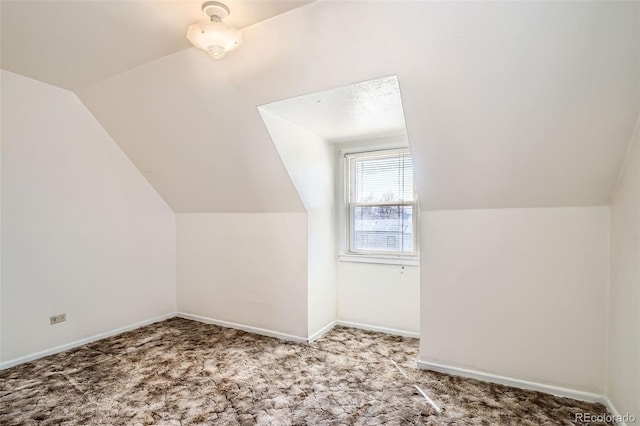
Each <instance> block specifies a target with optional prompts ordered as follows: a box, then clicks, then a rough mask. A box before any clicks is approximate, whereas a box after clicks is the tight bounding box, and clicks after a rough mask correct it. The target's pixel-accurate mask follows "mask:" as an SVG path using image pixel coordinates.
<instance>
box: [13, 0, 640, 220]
mask: <svg viewBox="0 0 640 426" xmlns="http://www.w3.org/2000/svg"><path fill="white" fill-rule="evenodd" d="M15 3H16V4H14V2H6V1H3V2H2V3H1V5H2V66H3V68H5V69H8V70H10V71H14V72H17V73H20V74H24V75H27V76H30V77H33V78H37V79H41V80H43V81H46V82H49V83H52V84H56V85H60V86H63V87H67V88H71V89H73V90H74V91H75V92H76V94H77V95H78V96H79V98H80V99H81V100H82V101H83V102H84V104H85V105H86V106H87V107H88V108H89V109H90V111H91V112H92V113H93V115H94V116H95V117H96V118H97V119H98V120H99V121H100V122H101V124H102V125H103V127H104V128H105V129H106V131H107V132H108V133H109V134H110V135H111V136H112V137H113V139H114V140H115V141H116V142H117V143H118V144H119V145H120V146H121V147H122V149H123V150H124V151H125V152H126V153H127V155H128V156H129V158H131V160H132V161H133V162H134V163H135V164H136V166H137V167H138V168H139V169H140V170H141V171H142V172H143V173H144V174H145V175H146V176H147V178H148V179H149V181H150V182H151V183H152V184H153V185H154V187H155V188H156V189H157V190H158V192H159V193H160V194H161V195H162V196H163V197H164V198H165V200H167V202H168V203H169V204H170V205H171V207H172V208H173V209H174V210H175V211H176V212H270V211H302V210H303V207H302V203H301V202H300V200H299V199H298V196H297V194H296V191H295V189H294V188H293V185H292V184H291V182H290V180H289V178H288V176H287V173H286V171H285V169H284V167H283V165H282V163H281V160H280V158H279V157H278V154H277V152H276V150H275V148H274V146H273V143H272V141H271V140H270V138H269V134H268V132H267V131H266V129H265V127H264V124H263V122H262V120H261V119H260V115H259V113H258V109H257V107H258V106H259V105H264V104H267V103H271V102H275V101H280V100H283V99H287V98H293V97H296V96H300V95H304V94H309V93H313V92H318V91H323V90H326V89H331V88H336V87H340V86H345V85H348V84H352V83H356V82H361V81H367V80H372V79H375V78H380V77H384V76H390V75H394V76H397V78H398V82H399V85H400V90H401V92H402V103H403V105H402V107H403V110H404V114H405V122H406V128H407V133H408V138H409V143H410V145H411V150H412V153H413V156H414V164H415V168H416V177H417V182H418V190H419V195H420V203H421V207H422V208H423V209H431V210H433V209H470V208H503V207H554V206H581V205H602V204H607V203H608V201H609V197H610V195H611V191H612V189H613V187H614V185H615V182H616V179H617V175H618V172H619V170H620V166H621V164H622V162H623V159H624V156H625V153H626V150H627V147H628V144H629V141H630V138H631V135H632V133H633V129H634V126H635V124H636V121H637V120H638V115H639V113H640V67H639V64H640V3H639V2H421V1H415V2H384V1H381V2H379V1H375V2H373V1H372V2H369V1H362V2H360V1H358V2H356V1H345V2H341V1H319V2H312V3H309V4H305V5H302V6H301V7H296V6H300V5H301V3H306V2H280V1H274V2H262V1H260V2H231V1H229V2H227V5H228V6H229V7H230V9H231V13H232V14H231V16H230V17H229V18H228V19H229V23H230V24H232V25H234V26H236V27H238V28H241V29H242V32H243V34H244V42H243V45H242V46H241V48H239V49H237V50H235V51H233V52H231V53H229V55H227V56H226V57H225V58H224V59H223V60H221V61H213V60H211V59H210V58H208V57H207V55H206V54H205V53H203V52H202V51H199V50H197V49H195V48H189V47H188V46H189V44H188V41H187V40H186V38H185V37H184V31H185V30H186V27H187V26H188V24H189V23H191V22H195V21H197V20H199V19H201V17H202V15H201V13H200V10H199V3H192V2H175V3H172V2H161V1H157V2H156V1H147V2H68V3H67V2H57V1H48V2H41V3H34V2H15ZM93 3H95V4H93ZM113 3H118V4H127V5H128V6H122V7H125V8H130V9H131V10H129V11H127V12H126V13H125V12H123V11H122V10H121V9H118V7H119V6H114V5H113ZM188 3H191V5H190V6H189V8H188V9H189V12H186V8H187V6H186V5H187V4H188ZM252 3H256V4H262V3H265V4H266V3H273V4H274V6H273V7H274V8H277V7H281V6H278V5H280V4H287V5H288V9H287V10H288V11H287V12H286V13H281V12H282V11H284V10H281V11H278V12H273V15H275V16H272V17H271V18H270V19H267V20H263V21H260V22H257V23H255V24H253V25H249V26H246V23H245V24H243V23H242V22H234V21H232V20H231V18H232V17H234V15H235V16H236V17H237V19H241V18H242V17H243V16H244V15H243V14H244V13H245V12H242V9H241V8H240V5H241V4H247V7H248V8H249V9H250V7H249V6H250V4H252ZM34 4H35V6H34ZM391 4H392V5H393V9H392V10H393V13H389V11H390V5H391ZM40 6H41V7H40ZM255 7H256V8H259V6H257V5H256V6H255ZM282 7H284V6H282ZM138 9H139V10H138ZM285 9H286V8H285ZM133 10H135V12H134V11H133ZM273 10H276V9H273ZM246 13H249V12H248V11H247V12H246ZM276 13H280V14H276ZM265 16H266V15H265ZM256 19H258V18H256ZM247 22H250V21H247ZM42 25H44V26H45V28H48V29H49V30H50V31H48V32H47V33H46V34H45V37H44V38H43V37H40V36H38V37H32V38H30V37H29V35H30V34H36V35H38V34H41V33H42V27H41V26H42ZM139 25H142V26H141V27H139ZM141 28H142V29H141ZM25 35H27V37H26V38H25V37H23V36H25ZM38 43H44V44H38Z"/></svg>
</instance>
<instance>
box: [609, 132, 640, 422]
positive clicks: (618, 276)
mask: <svg viewBox="0 0 640 426" xmlns="http://www.w3.org/2000/svg"><path fill="white" fill-rule="evenodd" d="M639 127H640V125H639V126H637V127H636V132H635V135H634V138H633V141H632V145H631V148H630V150H629V153H628V155H627V159H626V163H625V167H624V169H623V170H622V174H621V176H620V180H619V182H618V186H617V188H616V191H615V193H614V195H613V197H612V199H611V239H610V250H611V280H610V284H609V346H608V347H609V352H608V370H607V371H608V377H607V395H608V396H609V398H610V399H611V401H612V402H613V404H614V405H615V407H616V408H617V409H618V412H619V413H621V414H625V413H628V414H633V415H634V416H635V417H636V418H640V129H639Z"/></svg>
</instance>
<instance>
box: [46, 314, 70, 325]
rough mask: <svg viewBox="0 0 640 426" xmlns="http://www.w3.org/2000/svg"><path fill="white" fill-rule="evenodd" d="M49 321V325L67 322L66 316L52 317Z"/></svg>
mask: <svg viewBox="0 0 640 426" xmlns="http://www.w3.org/2000/svg"><path fill="white" fill-rule="evenodd" d="M49 320H50V321H51V325H53V324H58V323H59V322H63V321H66V320H67V314H60V315H52V316H50V317H49Z"/></svg>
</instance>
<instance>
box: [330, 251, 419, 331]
mask: <svg viewBox="0 0 640 426" xmlns="http://www.w3.org/2000/svg"><path fill="white" fill-rule="evenodd" d="M338 320H340V321H346V322H352V323H358V324H365V325H372V326H376V327H382V328H388V329H393V330H400V331H405V332H411V333H419V332H420V267H418V266H400V265H382V264H374V263H357V262H338Z"/></svg>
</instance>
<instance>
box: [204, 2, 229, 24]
mask: <svg viewBox="0 0 640 426" xmlns="http://www.w3.org/2000/svg"><path fill="white" fill-rule="evenodd" d="M202 11H203V12H204V14H205V15H207V16H208V17H209V18H211V19H213V20H217V21H221V20H223V19H224V18H226V17H227V16H229V8H228V7H227V6H225V5H224V4H222V3H220V2H219V1H208V2H205V3H203V4H202ZM214 17H215V18H214ZM216 18H218V19H216Z"/></svg>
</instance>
